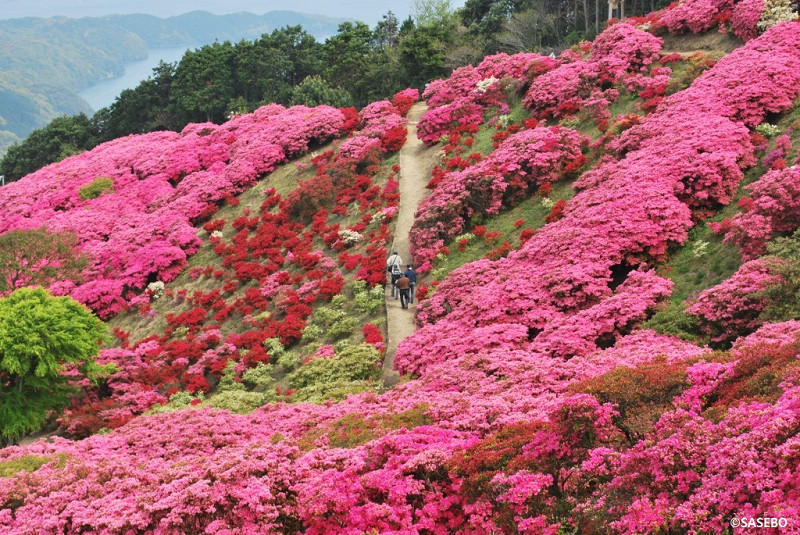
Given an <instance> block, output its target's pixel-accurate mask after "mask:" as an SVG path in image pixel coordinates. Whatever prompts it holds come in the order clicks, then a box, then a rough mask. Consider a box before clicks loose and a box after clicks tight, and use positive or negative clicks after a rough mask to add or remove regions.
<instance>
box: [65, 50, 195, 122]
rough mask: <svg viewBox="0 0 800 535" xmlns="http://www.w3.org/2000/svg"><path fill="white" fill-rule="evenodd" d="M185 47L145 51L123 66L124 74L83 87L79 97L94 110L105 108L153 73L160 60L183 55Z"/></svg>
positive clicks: (177, 58) (174, 59)
mask: <svg viewBox="0 0 800 535" xmlns="http://www.w3.org/2000/svg"><path fill="white" fill-rule="evenodd" d="M186 50H187V47H181V48H154V49H151V50H148V51H147V54H148V56H147V59H144V60H142V61H137V62H135V63H129V64H128V65H126V66H125V74H123V75H122V76H119V77H117V78H112V79H110V80H104V81H102V82H100V83H99V84H97V85H93V86H92V87H90V88H88V89H84V90H83V91H81V92H80V93H79V95H80V96H81V98H82V99H83V100H85V101H86V102H88V103H89V105H90V106H91V107H92V108H94V110H99V109H100V108H105V107H106V106H110V105H111V104H113V103H114V99H116V98H117V96H118V95H119V94H120V93H121V92H122V91H123V90H125V89H134V88H135V87H136V86H137V85H139V82H141V81H143V80H146V79H147V78H149V77H150V76H151V75H152V74H153V68H154V67H156V66H157V65H158V63H159V62H160V61H164V62H166V63H174V62H176V61H178V60H180V59H181V57H183V53H184V52H186Z"/></svg>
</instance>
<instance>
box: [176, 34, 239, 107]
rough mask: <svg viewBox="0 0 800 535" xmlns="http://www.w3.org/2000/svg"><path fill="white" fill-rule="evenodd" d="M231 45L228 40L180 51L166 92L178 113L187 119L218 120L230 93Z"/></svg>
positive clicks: (232, 90) (232, 82)
mask: <svg viewBox="0 0 800 535" xmlns="http://www.w3.org/2000/svg"><path fill="white" fill-rule="evenodd" d="M233 58H234V48H233V45H232V44H231V43H230V41H225V42H224V43H214V44H213V45H205V46H203V47H201V48H199V49H197V50H195V51H189V52H186V54H184V56H183V58H182V59H181V61H180V63H179V64H178V67H177V68H176V69H175V79H174V82H173V84H172V90H171V92H170V100H171V103H172V104H173V105H174V106H175V107H176V110H177V112H178V116H179V117H180V118H181V119H182V120H186V121H187V122H202V121H216V122H221V121H222V120H224V119H225V117H226V116H227V115H228V111H229V110H227V107H228V104H229V103H230V102H232V101H233V100H234V99H235V97H236V95H235V93H234V81H235V78H234V73H233V65H234V61H233Z"/></svg>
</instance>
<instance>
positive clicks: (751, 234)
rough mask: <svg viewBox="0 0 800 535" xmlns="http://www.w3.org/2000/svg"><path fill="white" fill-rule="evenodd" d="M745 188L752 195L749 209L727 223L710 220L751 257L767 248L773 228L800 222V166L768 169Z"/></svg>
mask: <svg viewBox="0 0 800 535" xmlns="http://www.w3.org/2000/svg"><path fill="white" fill-rule="evenodd" d="M745 189H747V190H748V191H749V192H750V194H751V195H752V199H749V202H748V203H747V210H745V211H744V212H743V213H739V214H736V216H735V217H734V218H733V219H732V220H729V221H726V222H724V223H711V227H712V228H713V229H714V230H715V231H717V232H723V231H724V232H725V243H734V244H736V245H738V246H739V247H740V248H741V251H742V256H743V257H744V258H745V259H747V260H749V259H753V258H755V257H757V256H759V255H761V254H763V253H764V252H765V251H766V248H767V245H766V244H767V240H769V238H770V237H771V236H772V234H773V233H774V232H790V231H793V230H794V229H796V228H797V227H798V226H800V169H798V168H796V167H793V168H787V169H783V170H775V171H768V172H767V173H766V174H764V175H763V176H762V177H761V178H760V179H759V180H757V181H756V182H754V183H752V184H748V185H747V186H745Z"/></svg>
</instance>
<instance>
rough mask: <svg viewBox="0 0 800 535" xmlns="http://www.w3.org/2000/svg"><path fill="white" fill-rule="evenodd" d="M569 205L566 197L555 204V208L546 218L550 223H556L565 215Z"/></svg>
mask: <svg viewBox="0 0 800 535" xmlns="http://www.w3.org/2000/svg"><path fill="white" fill-rule="evenodd" d="M566 206H567V201H565V200H564V199H561V200H559V201H558V202H557V203H555V204H554V205H553V208H552V209H551V210H550V213H549V214H547V215H546V216H545V218H544V220H545V221H546V222H548V223H554V222H556V221H558V220H559V219H561V218H562V217H564V208H566Z"/></svg>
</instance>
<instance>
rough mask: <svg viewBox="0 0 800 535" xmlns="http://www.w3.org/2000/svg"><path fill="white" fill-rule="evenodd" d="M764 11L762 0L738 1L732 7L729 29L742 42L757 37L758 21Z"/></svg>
mask: <svg viewBox="0 0 800 535" xmlns="http://www.w3.org/2000/svg"><path fill="white" fill-rule="evenodd" d="M763 11H764V0H740V1H739V2H737V3H736V4H735V5H734V6H733V19H732V20H731V27H732V28H733V33H734V34H736V36H737V37H739V38H740V39H742V40H743V41H749V40H751V39H755V38H756V37H758V26H757V25H758V21H759V20H760V19H761V13H762V12H763Z"/></svg>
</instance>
